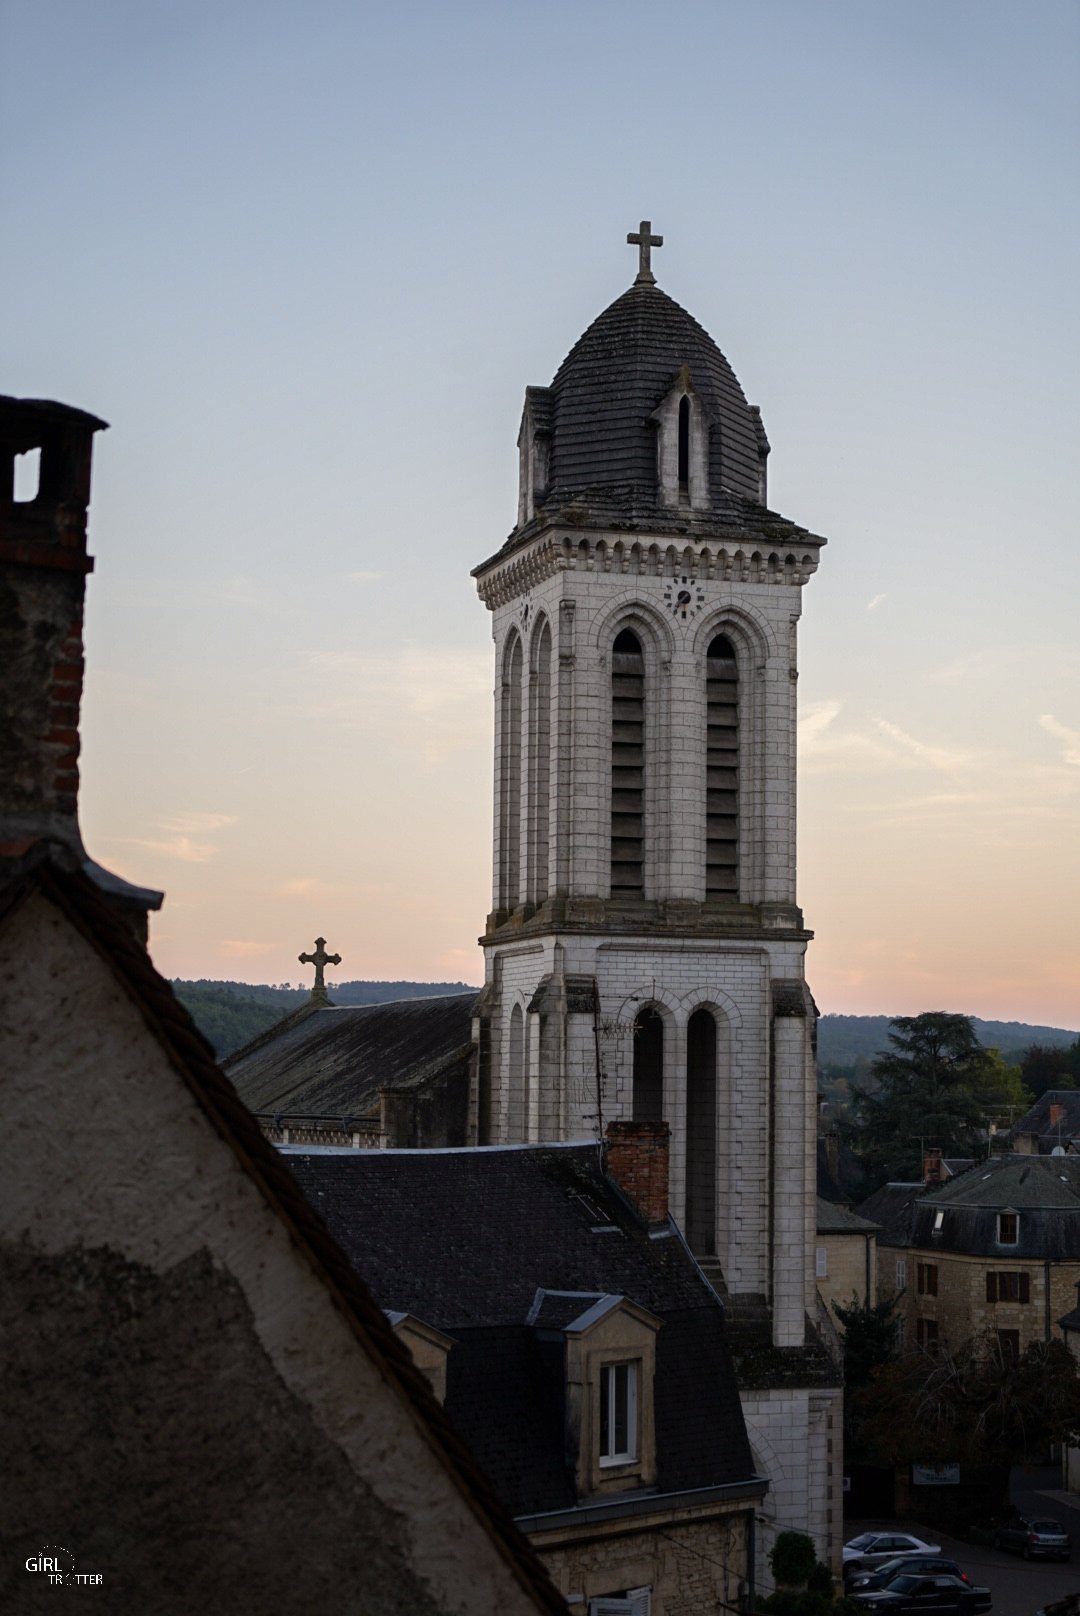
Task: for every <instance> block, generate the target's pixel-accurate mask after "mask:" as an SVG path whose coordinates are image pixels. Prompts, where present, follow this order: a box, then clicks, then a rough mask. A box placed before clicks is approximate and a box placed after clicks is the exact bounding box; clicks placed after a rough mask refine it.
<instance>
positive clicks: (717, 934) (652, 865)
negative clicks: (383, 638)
mask: <svg viewBox="0 0 1080 1616" xmlns="http://www.w3.org/2000/svg"><path fill="white" fill-rule="evenodd" d="M628 240H629V241H631V242H633V243H634V244H635V245H636V246H637V247H638V249H639V266H640V267H639V271H638V275H637V278H636V280H635V281H634V283H633V285H632V286H631V287H630V288H629V290H628V291H626V292H624V293H623V294H622V296H621V297H618V298H616V300H615V302H614V303H612V304H611V306H610V307H609V308H607V309H606V310H605V311H604V312H603V313H602V314H601V315H600V316H599V317H598V318H597V319H596V320H595V321H594V322H593V324H592V325H591V326H590V327H589V328H588V330H587V331H586V332H585V334H584V335H583V336H582V337H581V338H580V339H579V341H578V342H577V343H576V344H575V345H574V347H573V348H572V349H571V351H570V353H569V354H568V356H567V358H566V359H565V360H564V361H563V363H562V365H561V366H560V367H559V370H558V372H557V373H556V375H555V378H554V380H553V381H552V383H551V385H550V386H549V387H529V388H527V389H526V392H525V406H524V411H523V414H522V419H521V431H520V435H519V438H518V448H519V452H520V495H519V502H518V514H517V524H516V526H515V528H514V530H513V532H512V533H511V534H510V536H509V538H508V539H507V540H506V542H505V544H504V545H503V546H502V548H501V549H500V550H499V551H498V552H497V553H496V554H495V555H493V556H492V557H491V558H490V559H489V560H487V561H484V562H483V563H482V564H481V565H480V566H479V567H477V568H476V571H475V574H474V576H475V577H476V580H477V585H478V589H479V593H480V597H481V599H482V600H483V601H484V603H485V605H486V606H487V607H488V608H489V610H490V611H491V613H492V625H493V634H494V640H495V838H494V871H493V885H494V897H493V903H492V911H491V914H490V916H489V918H488V922H487V928H486V931H485V935H484V937H483V939H482V946H483V949H484V954H485V961H486V977H485V982H486V985H485V989H484V992H483V995H482V998H481V1004H480V1010H479V1039H478V1042H479V1050H480V1056H479V1061H478V1071H477V1079H476V1090H475V1094H474V1109H473V1119H474V1137H475V1138H476V1140H477V1141H478V1142H479V1143H481V1144H485V1143H507V1142H517V1141H521V1142H525V1141H544V1140H565V1139H580V1138H588V1137H592V1136H596V1137H600V1136H602V1133H603V1129H604V1128H605V1127H606V1125H607V1123H608V1122H609V1121H612V1120H618V1119H623V1120H631V1119H635V1120H638V1121H643V1122H650V1121H652V1122H659V1121H666V1122H667V1123H668V1124H669V1125H670V1128H671V1182H670V1204H671V1208H672V1212H673V1214H674V1216H675V1218H676V1220H677V1222H678V1223H679V1224H680V1226H681V1228H682V1229H683V1231H684V1233H685V1235H686V1238H687V1240H688V1241H689V1243H690V1245H691V1247H692V1249H693V1251H694V1252H695V1254H696V1255H697V1256H698V1258H699V1261H700V1262H701V1263H702V1266H703V1267H704V1268H705V1270H706V1272H709V1273H711V1274H713V1275H715V1276H716V1278H717V1280H718V1281H719V1283H720V1284H721V1285H722V1286H723V1288H724V1290H725V1292H726V1293H727V1294H729V1295H731V1296H733V1297H734V1296H738V1295H739V1294H740V1293H743V1294H745V1295H746V1296H747V1297H753V1298H758V1299H762V1300H763V1301H764V1303H765V1305H766V1307H767V1309H768V1314H769V1318H770V1320H771V1329H772V1338H773V1341H774V1344H775V1345H776V1346H778V1347H798V1346H801V1345H802V1344H803V1341H804V1334H805V1326H806V1314H807V1311H808V1309H809V1310H810V1311H812V1310H813V1307H814V1279H813V1262H812V1254H813V1243H814V1227H815V1225H814V1208H815V1198H814V1152H815V1137H814V1134H815V1129H814V1118H815V1099H816V1084H815V1077H814V1062H813V1054H812V1047H811V1045H812V1033H813V1023H814V1016H815V1010H814V1005H813V1001H812V999H811V997H810V995H809V993H808V991H807V989H806V986H805V981H804V956H805V952H806V946H807V943H808V942H809V940H810V936H811V933H810V932H808V931H807V930H806V928H805V926H804V924H803V917H802V912H801V910H800V909H799V908H798V905H797V901H796V889H795V722H796V678H797V656H796V630H797V625H798V621H799V614H800V611H801V606H802V590H803V585H804V584H805V583H806V582H807V581H808V580H809V578H810V577H811V576H812V574H813V573H814V572H815V571H816V569H817V564H818V556H819V553H820V549H821V546H822V544H823V543H824V540H822V539H821V538H818V537H815V536H814V535H813V534H811V533H808V532H807V531H806V530H805V529H803V528H800V527H798V526H796V525H795V524H794V523H793V522H790V521H788V520H786V519H785V518H783V517H781V516H778V515H777V514H776V513H774V512H772V511H770V510H769V509H768V506H767V503H766V460H767V456H768V453H769V444H768V440H767V439H766V436H765V430H764V427H763V425H762V420H761V414H760V411H759V410H757V409H756V408H754V407H753V406H752V405H750V404H748V403H747V401H746V398H745V396H744V394H743V391H742V388H741V387H740V385H739V382H738V381H737V379H736V377H735V374H734V372H733V371H732V369H731V366H730V365H729V364H728V362H727V360H726V359H725V358H724V355H723V354H722V353H721V352H720V350H719V348H718V347H717V346H716V344H715V343H714V342H713V340H712V338H711V337H710V336H709V335H708V334H707V333H706V331H705V330H704V329H703V328H702V327H701V326H700V325H699V324H698V323H697V321H696V320H694V319H693V318H692V317H691V316H690V315H689V314H688V313H687V312H686V311H685V310H684V309H682V308H680V306H679V305H678V304H677V303H675V302H674V301H673V300H672V299H671V298H670V297H668V296H667V295H666V293H664V292H662V291H661V290H660V289H659V287H658V286H657V285H656V280H655V276H654V274H653V271H652V262H651V257H652V251H653V249H655V248H656V247H659V246H660V245H662V238H661V237H659V236H655V235H653V233H652V229H651V226H650V224H649V223H648V221H644V222H643V223H642V225H641V228H640V230H639V231H637V232H634V233H633V234H632V235H631V236H630V237H628Z"/></svg>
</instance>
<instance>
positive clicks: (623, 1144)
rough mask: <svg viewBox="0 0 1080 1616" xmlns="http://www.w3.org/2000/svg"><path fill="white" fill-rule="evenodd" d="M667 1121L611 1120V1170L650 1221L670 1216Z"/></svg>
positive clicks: (608, 1143) (614, 1178) (609, 1144)
mask: <svg viewBox="0 0 1080 1616" xmlns="http://www.w3.org/2000/svg"><path fill="white" fill-rule="evenodd" d="M670 1141H671V1129H670V1128H669V1127H668V1125H667V1123H666V1122H609V1123H608V1126H607V1173H608V1176H609V1178H612V1179H613V1180H614V1181H615V1183H616V1184H617V1185H618V1186H619V1188H620V1189H621V1190H622V1192H623V1194H624V1195H625V1196H626V1197H627V1199H628V1200H630V1201H632V1202H633V1204H634V1206H636V1207H637V1209H638V1211H639V1212H640V1214H641V1216H642V1217H643V1218H644V1219H645V1222H646V1223H648V1224H658V1223H666V1222H667V1216H668V1147H669V1144H670Z"/></svg>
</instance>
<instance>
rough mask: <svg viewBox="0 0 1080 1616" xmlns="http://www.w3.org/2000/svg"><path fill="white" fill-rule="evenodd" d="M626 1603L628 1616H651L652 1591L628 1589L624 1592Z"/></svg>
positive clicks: (647, 1589) (649, 1589)
mask: <svg viewBox="0 0 1080 1616" xmlns="http://www.w3.org/2000/svg"><path fill="white" fill-rule="evenodd" d="M626 1603H627V1605H628V1607H629V1611H630V1616H652V1589H651V1588H628V1589H627V1590H626Z"/></svg>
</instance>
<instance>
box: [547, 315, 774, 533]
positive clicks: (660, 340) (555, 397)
mask: <svg viewBox="0 0 1080 1616" xmlns="http://www.w3.org/2000/svg"><path fill="white" fill-rule="evenodd" d="M683 365H686V366H688V367H689V370H690V377H691V382H692V384H693V387H694V389H695V392H696V393H697V395H698V397H699V398H700V400H701V402H702V404H703V406H704V408H705V409H706V411H707V412H708V414H709V416H710V418H711V421H712V425H713V430H712V433H711V439H710V466H709V480H710V487H711V491H712V493H713V494H714V495H718V494H719V492H720V489H721V488H722V487H723V488H728V489H730V490H731V491H732V492H733V493H736V494H742V495H744V496H745V497H747V498H749V499H756V497H757V491H758V464H759V462H758V446H757V431H756V428H755V426H754V418H753V416H752V415H751V413H750V407H749V405H748V404H747V402H746V398H745V395H744V394H743V390H742V388H741V387H740V386H739V383H738V382H737V381H736V379H735V374H734V372H733V370H732V369H731V366H730V365H729V364H728V362H727V360H726V359H725V358H724V356H723V354H722V353H721V352H720V350H719V348H718V347H717V346H716V344H715V342H714V341H713V340H712V338H711V337H710V336H709V334H708V332H707V331H705V330H704V329H703V327H702V326H700V325H699V324H698V322H697V321H696V320H695V319H694V318H693V316H692V315H690V314H688V313H687V312H686V310H685V309H683V308H680V306H679V304H678V303H676V302H675V301H674V300H673V299H672V298H670V297H668V295H667V294H666V292H662V291H661V290H660V288H659V287H658V286H650V285H646V284H641V285H637V284H635V285H633V286H631V287H630V289H629V291H627V292H624V293H623V294H622V296H621V297H618V298H616V299H615V302H614V303H612V304H611V305H610V306H609V307H608V308H606V309H605V310H604V312H603V314H601V315H599V316H598V318H597V319H595V320H594V321H593V323H592V325H591V326H589V328H588V330H587V331H586V332H585V333H584V335H583V336H582V337H580V338H579V339H578V341H577V342H576V343H575V344H574V347H573V348H572V349H571V350H570V352H569V354H568V355H567V356H566V358H565V359H564V360H563V362H562V364H561V365H560V366H559V369H558V371H557V372H556V375H555V379H554V381H553V382H552V384H551V389H550V397H551V421H552V428H553V431H552V441H551V466H550V474H549V488H550V490H551V493H550V495H549V497H548V500H547V503H552V502H554V503H558V502H559V501H560V500H561V499H562V498H563V497H564V496H565V495H567V494H574V493H581V492H582V491H584V490H586V489H597V488H600V487H605V488H617V489H622V490H632V489H637V490H640V491H641V492H642V493H644V494H646V495H647V497H648V498H649V499H651V500H653V501H654V502H655V491H656V439H655V428H654V427H653V425H652V423H651V421H650V417H651V415H652V413H653V411H654V410H655V409H656V408H657V406H658V405H659V404H660V402H661V401H662V399H663V398H664V397H665V395H666V394H667V392H668V391H669V389H670V388H671V387H672V385H673V384H674V382H675V379H676V376H677V375H678V372H679V370H680V368H681V367H682V366H683Z"/></svg>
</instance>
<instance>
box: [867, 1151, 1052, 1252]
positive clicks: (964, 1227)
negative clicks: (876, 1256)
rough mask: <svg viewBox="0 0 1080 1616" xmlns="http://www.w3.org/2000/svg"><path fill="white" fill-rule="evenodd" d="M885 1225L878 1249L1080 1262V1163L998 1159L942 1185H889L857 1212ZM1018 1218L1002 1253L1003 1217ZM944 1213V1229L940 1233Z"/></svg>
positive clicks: (1037, 1158)
mask: <svg viewBox="0 0 1080 1616" xmlns="http://www.w3.org/2000/svg"><path fill="white" fill-rule="evenodd" d="M859 1211H860V1213H861V1214H862V1215H863V1216H865V1217H872V1218H876V1219H877V1221H878V1222H880V1223H881V1224H882V1225H883V1229H882V1234H881V1236H880V1243H882V1244H884V1245H910V1246H917V1247H918V1248H919V1249H920V1250H921V1251H933V1250H937V1251H955V1252H961V1253H964V1254H965V1255H967V1256H974V1257H1016V1258H1018V1259H1025V1260H1034V1261H1048V1262H1066V1261H1077V1260H1080V1157H1075V1156H998V1157H994V1158H992V1159H991V1160H990V1161H985V1162H978V1163H976V1164H975V1166H974V1167H971V1168H969V1169H968V1170H967V1172H965V1173H962V1174H960V1175H959V1176H958V1177H956V1178H948V1179H945V1181H944V1182H943V1183H941V1184H937V1185H933V1186H931V1185H925V1184H915V1185H908V1184H900V1185H897V1184H887V1185H885V1187H884V1189H881V1190H878V1191H877V1192H876V1193H875V1194H874V1195H871V1196H870V1197H869V1198H868V1199H867V1200H865V1201H864V1202H863V1203H862V1205H861V1206H860V1207H859ZM1003 1211H1015V1212H1019V1214H1020V1219H1019V1226H1018V1240H1017V1241H1016V1243H1015V1244H1013V1245H1009V1246H1002V1245H1001V1244H1000V1243H999V1241H998V1237H997V1236H998V1227H997V1214H998V1213H999V1212H1003ZM939 1212H942V1213H944V1217H943V1218H942V1222H941V1227H940V1228H935V1227H934V1225H935V1222H936V1214H937V1213H939Z"/></svg>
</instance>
